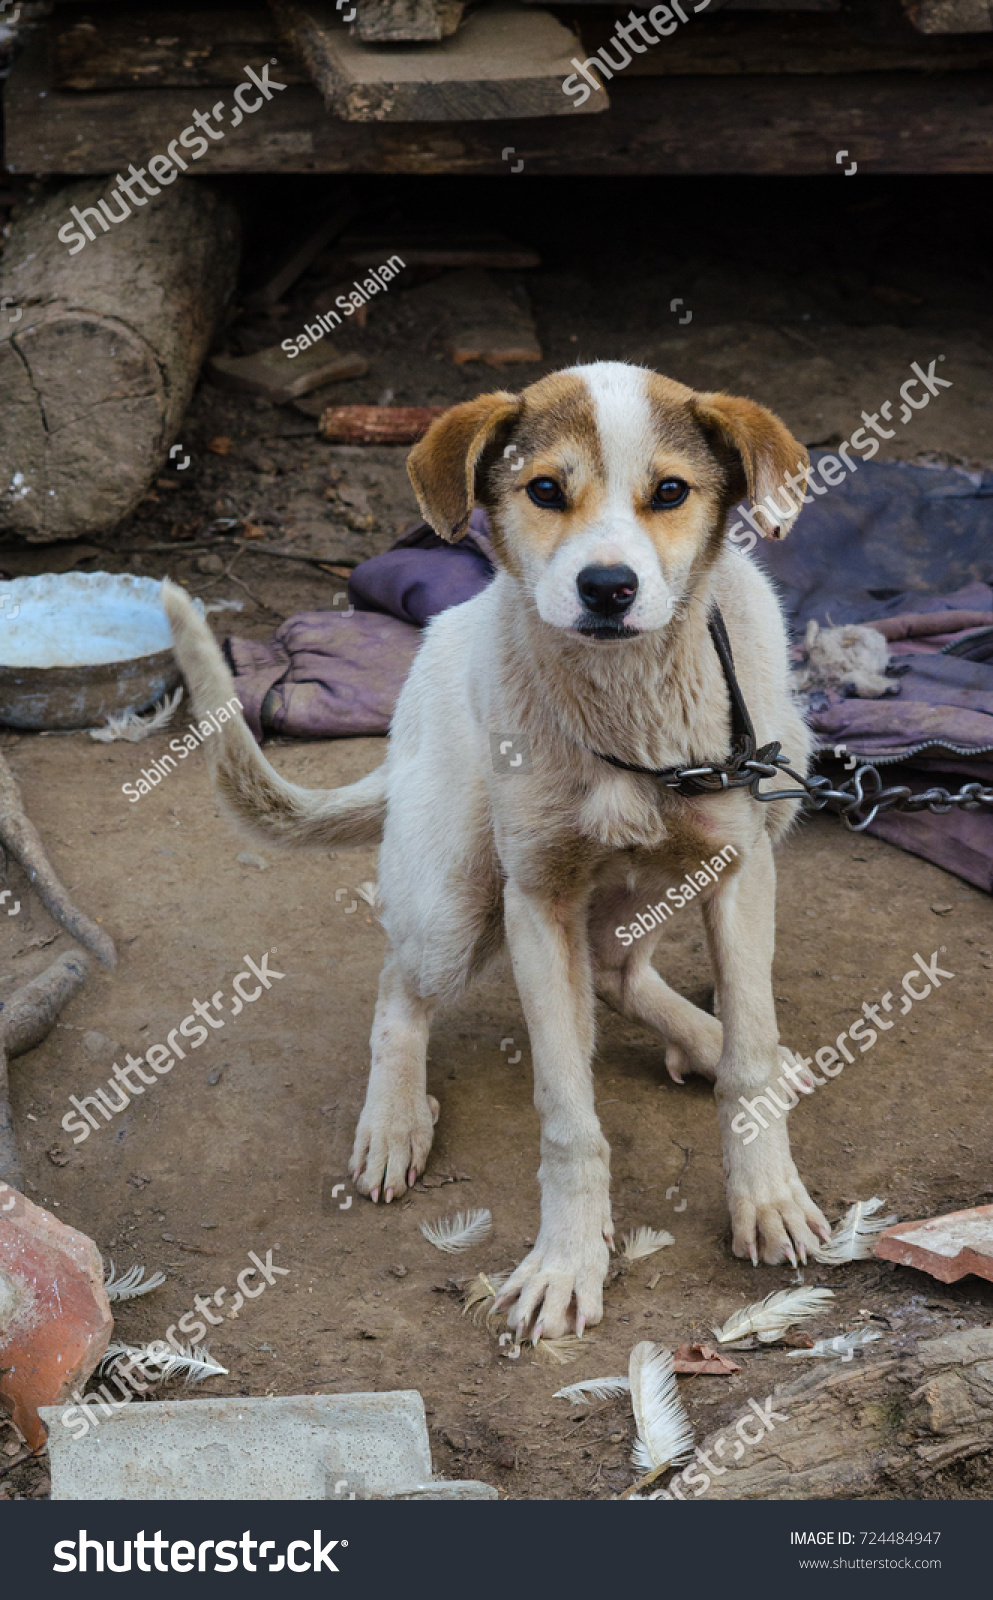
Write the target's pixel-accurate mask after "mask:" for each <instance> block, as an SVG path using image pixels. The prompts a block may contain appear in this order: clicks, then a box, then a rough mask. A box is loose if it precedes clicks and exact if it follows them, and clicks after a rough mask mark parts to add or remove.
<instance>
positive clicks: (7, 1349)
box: [0, 1188, 114, 1450]
mask: <svg viewBox="0 0 993 1600" xmlns="http://www.w3.org/2000/svg"><path fill="white" fill-rule="evenodd" d="M11 1200H13V1205H11V1203H10V1202H11ZM113 1327H114V1318H113V1316H112V1314H111V1310H110V1302H109V1301H108V1299H107V1296H106V1294H105V1292H104V1287H103V1264H102V1262H101V1260H100V1252H99V1250H98V1249H97V1247H96V1245H95V1244H94V1243H93V1240H92V1239H88V1238H87V1237H86V1235H85V1234H84V1233H77V1232H76V1230H75V1229H74V1228H67V1227H66V1226H65V1224H64V1223H62V1222H60V1221H59V1220H58V1218H57V1217H53V1216H52V1215H51V1214H50V1213H49V1212H47V1211H44V1210H42V1208H41V1206H36V1205H33V1204H32V1202H31V1201H30V1200H28V1199H26V1198H25V1196H24V1195H21V1194H18V1193H17V1191H16V1190H14V1189H10V1188H0V1405H2V1406H4V1407H6V1409H7V1411H8V1412H9V1413H10V1415H11V1416H12V1417H13V1420H14V1422H15V1423H16V1424H17V1426H18V1427H19V1428H20V1430H21V1432H22V1433H23V1435H24V1437H25V1438H26V1439H27V1441H28V1444H29V1445H30V1446H31V1448H32V1449H35V1450H36V1449H38V1448H39V1446H41V1445H43V1444H44V1442H45V1439H46V1433H45V1428H44V1425H43V1424H42V1422H41V1419H40V1418H39V1416H38V1410H37V1408H38V1406H45V1405H59V1404H60V1403H61V1402H62V1401H63V1400H66V1399H68V1398H69V1397H70V1395H71V1393H72V1391H73V1389H76V1388H81V1387H82V1385H83V1384H84V1383H85V1382H86V1380H87V1378H88V1377H89V1376H90V1373H91V1372H92V1371H93V1369H94V1367H95V1366H96V1364H97V1362H98V1361H99V1360H100V1358H101V1356H102V1355H103V1354H104V1352H105V1351H106V1349H107V1346H108V1344H109V1343H110V1336H111V1333H112V1332H113ZM3 1369H6V1370H3Z"/></svg>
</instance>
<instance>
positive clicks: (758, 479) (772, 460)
mask: <svg viewBox="0 0 993 1600" xmlns="http://www.w3.org/2000/svg"><path fill="white" fill-rule="evenodd" d="M692 407H693V411H694V413H695V415H696V417H697V420H698V421H699V423H700V425H701V427H702V428H703V429H704V431H705V432H706V433H708V434H710V435H711V437H715V436H716V439H717V440H719V441H720V442H721V443H722V444H723V445H724V446H725V448H728V447H729V448H730V450H731V453H732V457H733V458H736V465H737V466H738V469H739V477H738V482H737V483H735V484H734V485H733V486H732V492H733V493H734V496H735V498H736V499H739V500H740V499H741V498H742V496H743V495H744V494H745V493H746V492H747V494H748V498H749V499H750V500H751V502H752V505H753V507H754V508H755V510H756V512H759V511H761V513H762V515H763V516H764V518H765V520H766V522H768V523H769V525H770V526H769V531H768V533H767V534H766V538H768V539H782V538H784V537H785V535H786V534H787V533H789V531H790V529H791V528H792V526H793V524H794V522H795V521H796V519H797V517H798V516H799V515H800V507H801V505H802V501H801V499H800V496H801V494H802V493H803V490H804V485H805V484H806V481H807V472H808V470H809V467H810V458H809V456H808V455H807V452H806V450H805V449H804V447H803V445H802V444H800V443H798V441H797V440H796V439H794V437H793V435H792V434H791V433H790V431H789V429H788V428H787V427H786V425H785V423H783V422H780V420H779V418H778V417H777V416H775V415H774V414H773V412H771V411H767V410H766V408H765V406H760V405H757V404H756V402H755V401H754V400H742V399H739V398H738V397H737V396H736V395H730V394H698V395H697V396H696V397H695V399H694V400H693V402H692ZM789 473H792V474H793V475H794V477H795V478H796V480H797V486H796V487H794V488H793V489H792V490H791V488H790V485H789V481H788V477H787V474H789ZM770 497H771V498H770Z"/></svg>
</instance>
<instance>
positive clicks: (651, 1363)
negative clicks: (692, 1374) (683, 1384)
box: [628, 1339, 693, 1476]
mask: <svg viewBox="0 0 993 1600" xmlns="http://www.w3.org/2000/svg"><path fill="white" fill-rule="evenodd" d="M628 1376H629V1380H630V1384H631V1405H632V1408H633V1410H634V1420H635V1423H636V1425H637V1428H638V1438H637V1440H636V1441H635V1446H634V1450H633V1452H632V1455H631V1460H632V1461H633V1462H634V1464H635V1466H636V1467H638V1468H639V1469H640V1470H641V1472H643V1473H646V1474H651V1475H652V1476H655V1475H657V1474H658V1473H660V1472H663V1471H664V1470H665V1468H666V1467H672V1466H678V1465H679V1464H680V1463H681V1462H683V1461H687V1460H688V1459H689V1456H690V1453H691V1451H692V1447H693V1425H692V1423H691V1422H690V1419H689V1417H688V1416H687V1415H686V1407H685V1406H684V1405H683V1402H682V1400H681V1399H680V1398H679V1390H678V1387H677V1383H676V1374H675V1372H674V1371H673V1367H672V1353H671V1351H669V1350H666V1348H665V1346H664V1345H659V1344H653V1343H652V1342H651V1340H650V1339H645V1340H643V1341H642V1343H641V1344H636V1345H635V1347H634V1349H633V1350H632V1351H631V1359H630V1362H629V1366H628Z"/></svg>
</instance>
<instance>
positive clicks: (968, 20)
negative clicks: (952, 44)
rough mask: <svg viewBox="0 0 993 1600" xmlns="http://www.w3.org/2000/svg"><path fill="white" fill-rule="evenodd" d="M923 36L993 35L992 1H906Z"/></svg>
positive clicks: (907, 10) (910, 14)
mask: <svg viewBox="0 0 993 1600" xmlns="http://www.w3.org/2000/svg"><path fill="white" fill-rule="evenodd" d="M903 7H904V10H905V11H906V12H907V15H908V16H909V17H910V20H911V22H912V23H913V24H914V27H915V28H919V29H920V31H921V33H993V4H991V3H990V0H903Z"/></svg>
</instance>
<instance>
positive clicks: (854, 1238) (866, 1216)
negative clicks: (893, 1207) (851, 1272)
mask: <svg viewBox="0 0 993 1600" xmlns="http://www.w3.org/2000/svg"><path fill="white" fill-rule="evenodd" d="M885 1204H886V1201H885V1200H880V1198H879V1196H878V1195H874V1196H873V1198H872V1199H871V1200H859V1201H857V1202H856V1204H855V1205H853V1206H849V1208H848V1210H847V1211H846V1212H845V1215H844V1216H843V1217H842V1219H841V1221H840V1222H836V1223H835V1225H834V1229H833V1231H832V1233H831V1237H830V1239H829V1240H828V1242H827V1244H824V1245H821V1247H820V1249H819V1250H815V1251H814V1259H815V1261H820V1262H822V1263H823V1264H824V1265H825V1266H828V1267H839V1266H841V1265H842V1263H843V1262H845V1261H868V1260H870V1259H871V1258H872V1257H873V1256H875V1253H876V1251H875V1237H876V1234H877V1233H882V1231H883V1229H884V1228H891V1227H892V1226H893V1224H894V1223H895V1222H899V1220H900V1218H899V1217H898V1216H896V1215H893V1216H890V1217H879V1216H877V1215H876V1213H877V1212H878V1211H880V1210H881V1209H882V1207H883V1206H884V1205H885Z"/></svg>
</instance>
